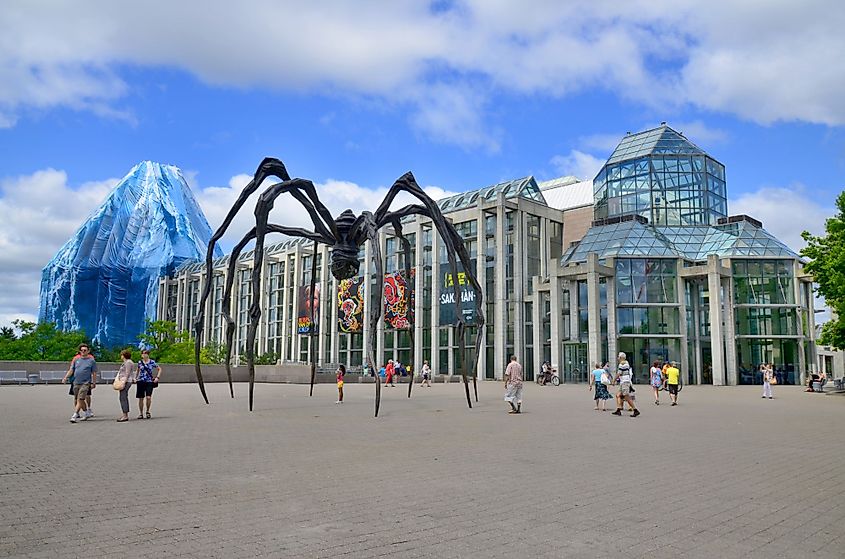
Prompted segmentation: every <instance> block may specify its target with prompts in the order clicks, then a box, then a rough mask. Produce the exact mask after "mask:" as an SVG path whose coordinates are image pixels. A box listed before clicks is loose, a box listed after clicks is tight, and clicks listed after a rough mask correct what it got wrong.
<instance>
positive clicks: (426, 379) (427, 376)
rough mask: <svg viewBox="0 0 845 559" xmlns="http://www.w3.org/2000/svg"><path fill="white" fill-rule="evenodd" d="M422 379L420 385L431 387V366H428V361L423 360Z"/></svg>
mask: <svg viewBox="0 0 845 559" xmlns="http://www.w3.org/2000/svg"><path fill="white" fill-rule="evenodd" d="M421 372H422V381H421V382H420V386H427V387H429V388H431V367H429V366H428V361H423V366H422V370H421Z"/></svg>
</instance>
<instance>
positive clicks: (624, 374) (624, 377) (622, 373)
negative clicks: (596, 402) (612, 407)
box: [613, 352, 640, 417]
mask: <svg viewBox="0 0 845 559" xmlns="http://www.w3.org/2000/svg"><path fill="white" fill-rule="evenodd" d="M617 362H618V365H617V367H616V379H615V380H616V381H617V382H619V389H618V390H617V392H616V411H614V412H613V415H622V405H623V402H628V406H629V407H630V408H631V409H632V410H633V412H632V413H631V417H637V416H638V415H640V410H638V409H637V405H636V404H635V403H634V399H633V398H632V397H631V389H632V388H633V379H632V375H631V365H629V364H628V359H627V356H626V355H625V353H624V352H619V355H618V357H617Z"/></svg>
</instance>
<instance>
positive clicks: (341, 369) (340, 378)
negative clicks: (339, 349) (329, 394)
mask: <svg viewBox="0 0 845 559" xmlns="http://www.w3.org/2000/svg"><path fill="white" fill-rule="evenodd" d="M336 373H337V402H335V404H342V403H343V375H345V374H346V366H345V365H343V364H341V365H338V366H337V371H336Z"/></svg>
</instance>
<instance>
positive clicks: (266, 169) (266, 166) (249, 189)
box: [194, 157, 290, 404]
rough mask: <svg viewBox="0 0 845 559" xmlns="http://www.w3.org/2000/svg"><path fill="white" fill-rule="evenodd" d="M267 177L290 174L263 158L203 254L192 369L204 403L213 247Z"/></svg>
mask: <svg viewBox="0 0 845 559" xmlns="http://www.w3.org/2000/svg"><path fill="white" fill-rule="evenodd" d="M267 177H277V178H279V179H282V180H290V175H288V171H287V169H286V168H285V164H284V163H282V162H281V161H279V160H278V159H275V158H273V157H267V158H265V159H264V161H262V162H261V164H260V165H259V166H258V169H257V170H256V171H255V175H254V176H253V179H252V180H251V181H249V183H248V184H247V185H246V186H245V187H244V189H243V190H242V191H241V193H240V195H239V196H238V199H237V200H236V201H235V203H234V205H233V206H232V208H231V209H230V210H229V213H228V214H226V219H224V220H223V223H222V224H221V225H220V227H218V228H217V231H215V232H214V235H212V236H211V239H210V240H209V241H208V249H207V250H206V254H205V272H206V273H205V285H203V288H202V295H201V296H200V303H199V310H198V312H197V316H196V319H195V320H194V336H195V341H194V371H195V372H196V375H197V383H198V384H199V387H200V393H201V394H202V397H203V399H204V400H205V403H206V404H207V403H208V396H207V395H206V393H205V384H204V383H203V380H202V369H201V367H200V349H201V346H202V332H203V328H204V327H205V305H206V301H208V295H209V293H210V292H211V278H212V277H213V276H212V274H213V268H214V265H213V260H214V248H215V247H216V246H217V242H218V241H220V239H221V238H222V237H223V235H224V234H226V230H228V228H229V225H231V223H232V220H234V219H235V216H236V215H237V214H238V212H239V211H240V209H241V208H242V207H243V205H244V204H245V203H246V200H247V198H249V197H250V196H251V195H252V193H253V192H255V191H256V189H258V187H259V186H261V183H262V182H264V180H265V179H266V178H267ZM229 384H230V385H229V388H230V390H231V381H230V383H229ZM233 397H234V396H233Z"/></svg>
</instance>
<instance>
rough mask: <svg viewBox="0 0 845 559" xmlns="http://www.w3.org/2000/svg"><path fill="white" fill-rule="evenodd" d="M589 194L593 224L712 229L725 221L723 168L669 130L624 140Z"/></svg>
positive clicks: (663, 127)
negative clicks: (634, 222) (615, 220)
mask: <svg viewBox="0 0 845 559" xmlns="http://www.w3.org/2000/svg"><path fill="white" fill-rule="evenodd" d="M593 190H594V194H595V217H596V219H605V218H612V217H618V216H622V215H627V214H637V215H640V216H642V217H644V218H646V219H647V220H648V222H649V223H651V224H653V225H715V224H716V222H717V220H718V219H719V218H721V217H725V216H726V215H727V208H728V206H727V193H726V188H725V167H724V166H723V165H722V164H721V163H719V162H718V161H716V160H715V159H712V158H711V157H710V156H708V155H707V154H705V153H704V152H703V151H702V150H701V149H699V148H698V147H696V146H695V145H694V144H692V143H691V142H690V141H689V140H687V139H686V138H684V137H683V136H681V135H680V134H678V133H677V132H675V131H674V130H672V129H671V128H669V127H668V126H661V127H659V128H656V129H654V130H648V131H646V132H641V133H639V134H632V135H629V136H627V137H626V138H625V139H624V140H623V141H622V142H621V143H620V144H619V147H617V148H616V151H614V153H613V155H611V157H610V159H609V160H608V162H607V164H606V165H605V166H604V167H603V168H602V170H601V171H600V172H599V174H598V175H597V176H596V178H595V181H594V186H593Z"/></svg>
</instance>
